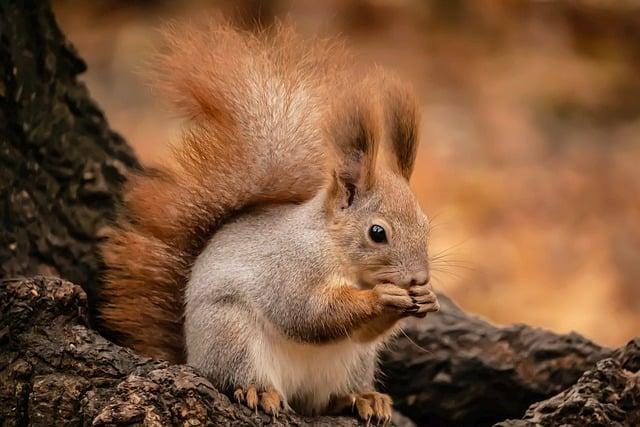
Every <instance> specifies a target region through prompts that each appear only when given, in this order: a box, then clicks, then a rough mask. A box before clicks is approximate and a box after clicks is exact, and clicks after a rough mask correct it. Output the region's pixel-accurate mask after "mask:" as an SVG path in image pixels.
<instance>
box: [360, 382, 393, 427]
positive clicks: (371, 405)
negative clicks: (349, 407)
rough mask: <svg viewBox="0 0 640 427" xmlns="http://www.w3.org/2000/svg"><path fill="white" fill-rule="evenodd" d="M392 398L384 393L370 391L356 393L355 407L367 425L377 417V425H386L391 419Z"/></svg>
mask: <svg viewBox="0 0 640 427" xmlns="http://www.w3.org/2000/svg"><path fill="white" fill-rule="evenodd" d="M391 403H392V402H391V398H390V397H389V396H388V395H386V394H383V393H378V392H375V391H374V392H370V393H362V394H357V395H355V407H356V410H357V412H358V416H359V417H360V419H362V420H364V421H366V423H367V426H369V425H370V424H371V421H372V420H374V419H375V421H376V426H377V425H379V424H380V423H382V425H386V424H387V423H388V422H389V420H390V419H391Z"/></svg>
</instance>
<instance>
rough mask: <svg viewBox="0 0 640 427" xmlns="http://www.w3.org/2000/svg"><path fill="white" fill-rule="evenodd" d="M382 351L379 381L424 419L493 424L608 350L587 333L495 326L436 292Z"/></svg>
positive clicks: (405, 409) (561, 385) (559, 386)
mask: <svg viewBox="0 0 640 427" xmlns="http://www.w3.org/2000/svg"><path fill="white" fill-rule="evenodd" d="M439 299H440V303H441V309H440V312H438V313H435V314H433V315H429V316H427V319H426V320H425V321H413V322H412V323H410V324H409V325H408V326H407V327H406V328H405V334H406V335H400V337H399V338H398V339H397V340H396V341H395V342H394V345H393V346H392V347H391V349H390V350H389V351H387V352H386V353H385V354H384V355H383V358H382V360H383V364H382V376H381V377H382V378H383V381H382V388H383V389H384V390H386V391H387V392H388V393H389V394H391V396H393V399H394V402H395V407H396V408H397V409H398V410H400V411H401V412H402V413H404V414H405V415H407V416H409V417H410V418H411V419H413V420H414V421H415V422H416V423H418V424H419V425H430V426H437V425H443V426H444V425H490V424H492V423H494V422H498V421H501V420H504V419H506V418H518V417H520V416H521V415H522V414H523V413H524V411H525V410H526V409H527V407H528V406H529V405H531V404H532V403H533V402H537V401H539V400H543V399H546V398H548V397H551V396H553V395H554V394H556V393H559V392H560V391H562V390H564V389H565V388H567V387H569V386H571V385H572V384H574V383H575V382H576V381H577V380H578V378H580V375H582V373H583V372H584V371H586V370H587V369H590V368H592V367H594V366H595V364H596V363H597V362H598V361H599V360H600V359H603V358H605V357H607V356H609V355H610V354H611V350H609V349H606V348H603V347H600V346H598V345H597V344H594V343H593V342H591V341H589V340H587V339H586V338H583V337H582V336H580V335H578V334H575V333H572V334H568V335H559V334H555V333H553V332H549V331H545V330H543V329H539V328H533V327H530V326H526V325H513V326H507V327H497V326H494V325H492V324H490V323H488V322H486V321H484V320H482V319H480V318H478V317H475V316H472V315H469V314H466V313H464V312H463V311H462V310H460V308H458V307H457V306H456V305H455V304H454V303H453V302H452V301H451V300H450V299H448V298H447V297H446V296H444V295H439Z"/></svg>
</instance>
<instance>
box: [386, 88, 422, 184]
mask: <svg viewBox="0 0 640 427" xmlns="http://www.w3.org/2000/svg"><path fill="white" fill-rule="evenodd" d="M383 104H384V108H385V124H386V128H387V138H388V139H389V148H390V151H391V158H392V163H395V164H392V165H391V166H392V167H394V168H395V169H396V170H397V171H398V173H399V174H400V175H402V176H403V177H404V178H406V179H407V180H408V179H409V178H410V177H411V173H412V172H413V166H414V164H415V160H416V154H417V149H418V110H419V108H418V104H417V102H416V99H415V97H414V96H413V92H412V91H411V90H410V89H409V88H408V87H406V86H405V85H402V84H400V83H399V82H397V81H396V80H388V81H387V88H386V92H385V96H384V101H383Z"/></svg>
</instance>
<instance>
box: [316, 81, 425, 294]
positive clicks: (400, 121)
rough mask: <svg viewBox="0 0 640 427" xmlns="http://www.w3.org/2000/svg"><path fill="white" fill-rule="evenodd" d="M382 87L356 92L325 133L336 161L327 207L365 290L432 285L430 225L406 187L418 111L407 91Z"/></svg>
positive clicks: (348, 260) (333, 228)
mask: <svg viewBox="0 0 640 427" xmlns="http://www.w3.org/2000/svg"><path fill="white" fill-rule="evenodd" d="M383 82H384V83H385V85H384V87H385V88H384V89H383V90H382V91H377V93H378V94H379V95H381V96H373V97H372V96H371V94H372V92H371V90H370V89H369V90H366V91H363V90H359V91H357V92H356V93H355V95H354V96H348V97H345V103H344V106H343V107H342V108H340V109H336V110H335V111H334V114H336V115H335V116H334V119H333V120H331V122H330V123H331V128H330V129H328V131H329V138H330V140H331V141H332V142H333V143H334V146H335V147H336V152H337V156H336V162H335V164H334V168H333V175H332V177H331V184H330V186H329V188H328V192H327V199H326V202H325V208H326V213H327V218H328V222H329V225H330V227H329V229H330V230H331V234H332V236H333V239H334V243H335V244H336V245H337V246H338V247H339V249H340V252H341V253H343V254H344V255H345V262H346V263H348V264H349V265H351V266H352V267H353V273H354V275H355V276H356V278H357V280H358V283H359V285H360V286H363V287H372V286H375V285H376V284H378V283H384V282H391V283H395V284H397V285H399V286H403V287H406V286H409V285H411V284H422V283H425V282H427V281H428V280H429V263H428V253H427V236H428V231H429V228H428V227H429V224H428V221H427V218H426V216H425V215H424V213H423V212H422V210H421V209H420V206H419V204H418V202H417V200H416V198H415V196H414V194H413V193H412V192H411V190H410V188H409V177H410V176H411V172H412V171H413V164H414V161H415V157H416V149H417V143H418V139H417V124H418V117H417V115H418V114H417V105H416V102H415V100H414V98H413V97H412V96H411V93H410V92H409V91H408V90H406V89H405V88H404V87H402V86H400V85H398V84H397V83H395V82H389V80H388V79H384V80H383ZM368 87H369V88H370V87H371V86H370V85H368ZM375 87H376V86H374V88H375ZM377 87H378V88H379V87H380V86H377ZM373 93H374V94H375V93H376V92H373ZM346 98H348V99H346Z"/></svg>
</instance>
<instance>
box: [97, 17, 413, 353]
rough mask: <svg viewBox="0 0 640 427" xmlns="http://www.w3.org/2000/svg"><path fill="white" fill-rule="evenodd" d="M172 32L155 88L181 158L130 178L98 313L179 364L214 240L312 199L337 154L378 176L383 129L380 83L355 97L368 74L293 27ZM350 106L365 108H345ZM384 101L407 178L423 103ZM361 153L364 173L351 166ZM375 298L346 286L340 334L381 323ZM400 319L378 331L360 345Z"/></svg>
mask: <svg viewBox="0 0 640 427" xmlns="http://www.w3.org/2000/svg"><path fill="white" fill-rule="evenodd" d="M165 35H166V41H167V49H166V51H165V52H164V53H161V54H158V55H157V57H156V58H155V60H154V69H155V72H154V80H155V83H156V86H157V87H158V88H159V89H160V90H161V93H162V94H163V96H164V97H166V98H167V99H169V100H171V101H172V102H173V103H174V104H175V105H176V106H177V107H178V108H179V109H180V111H181V112H182V113H184V114H185V115H186V116H187V118H188V119H189V121H188V125H187V127H186V128H185V130H184V133H183V137H182V140H181V144H180V145H179V146H178V147H176V148H175V150H173V158H172V161H170V162H167V163H166V164H165V165H164V166H162V167H160V168H158V169H154V170H148V171H146V172H145V173H144V174H140V175H136V176H133V177H131V179H130V180H129V183H128V185H127V187H126V189H125V195H124V200H123V206H122V209H121V212H120V215H119V217H118V219H117V222H116V224H115V226H114V227H113V228H112V229H111V230H110V231H109V232H108V235H107V240H106V242H105V244H104V245H103V247H102V253H103V257H104V261H105V264H106V267H107V269H106V273H105V278H104V279H105V280H104V284H103V287H102V289H101V290H100V293H99V298H98V302H97V311H98V319H99V321H100V326H101V327H102V329H103V330H105V331H107V332H111V335H112V336H113V337H114V338H115V339H116V340H117V341H119V342H120V343H122V344H124V345H126V346H129V347H132V348H133V349H135V350H136V351H138V352H140V353H142V354H145V355H148V356H151V357H156V358H162V359H166V360H168V361H170V362H176V363H177V362H183V361H184V357H185V354H184V337H183V319H182V317H183V311H184V308H183V292H184V287H185V285H186V283H187V281H188V278H189V273H190V269H191V266H192V264H193V262H194V260H195V259H196V257H197V256H198V255H199V254H200V252H201V251H202V249H203V247H204V246H205V245H206V242H207V241H208V239H210V237H211V236H212V235H213V233H214V232H215V231H216V230H217V229H218V228H219V227H220V226H221V225H223V224H224V222H225V221H228V220H229V219H230V218H232V217H233V216H234V215H236V214H238V213H239V212H241V211H243V210H245V209H250V208H251V207H252V206H255V205H259V204H265V203H291V202H302V201H305V200H307V199H309V198H310V197H312V196H313V195H314V194H316V192H317V191H318V190H319V189H320V187H321V186H322V185H324V184H325V183H326V182H329V181H330V178H329V177H327V176H326V174H327V173H328V172H329V171H332V170H334V168H329V167H326V164H327V162H329V161H334V162H335V161H336V158H328V157H329V155H328V154H327V153H332V152H334V153H336V155H339V156H340V159H339V161H340V162H341V163H342V164H344V167H343V168H342V170H344V173H346V174H352V173H353V174H354V176H352V177H350V179H352V180H356V181H357V180H364V181H371V180H373V175H372V174H371V173H372V171H373V169H374V167H373V165H374V163H375V161H376V153H377V146H376V145H373V144H372V143H371V141H372V140H373V139H375V138H377V136H376V135H377V134H378V131H377V130H378V128H379V127H381V126H379V125H380V123H378V122H379V121H380V119H379V118H377V117H378V115H376V114H373V113H370V112H369V111H367V109H366V108H364V105H365V104H370V100H369V99H368V98H367V97H368V95H369V94H371V93H372V92H374V91H375V90H376V87H374V84H373V83H372V82H371V81H370V82H369V83H365V84H363V85H360V86H361V88H360V91H359V92H358V91H353V90H350V89H352V88H350V86H355V85H353V82H354V81H360V80H362V79H361V77H360V76H355V77H351V78H349V75H350V74H349V73H350V71H349V67H347V66H346V65H345V63H346V61H345V60H344V54H343V52H342V50H341V49H340V48H339V47H337V46H335V45H332V44H331V43H328V42H318V43H316V44H315V46H314V47H312V48H310V47H308V46H307V45H305V44H303V43H302V42H300V41H299V40H298V39H297V38H295V37H294V36H293V33H292V31H291V29H290V28H288V27H285V26H276V27H275V28H274V29H273V30H272V31H271V32H263V33H260V34H258V35H252V34H249V33H243V32H239V31H236V30H234V29H232V28H230V27H229V26H226V25H217V24H214V23H209V24H207V25H206V26H205V27H204V28H202V29H195V28H194V27H193V26H186V25H185V26H173V27H172V28H170V29H169V30H167V32H166V33H165ZM348 89H349V90H348ZM390 90H391V91H393V89H390ZM356 92H357V93H356ZM345 93H352V94H353V97H349V96H348V95H346V96H345V95H344V94H345ZM336 99H340V100H341V101H339V102H341V103H340V104H336V103H335V100H336ZM345 99H346V100H347V101H349V100H351V101H355V102H356V103H361V104H362V105H363V108H361V109H358V108H356V109H355V110H354V109H353V108H349V107H351V105H349V104H345V103H344V100H345ZM386 101H387V102H386V103H387V104H389V105H390V106H391V109H390V110H388V111H386V114H387V115H386V117H387V121H388V122H389V123H388V127H389V131H390V133H391V134H392V137H397V138H400V140H399V141H392V144H391V146H390V149H391V151H392V152H394V153H392V154H393V155H394V156H396V160H397V162H396V163H397V164H396V168H397V169H398V170H399V171H400V173H401V174H402V175H404V176H405V177H407V178H408V176H409V175H410V173H411V169H412V167H413V159H414V157H415V121H411V119H409V121H406V120H405V119H403V116H404V115H406V114H412V113H413V112H414V106H413V104H412V103H411V102H412V101H411V100H409V101H407V98H403V97H397V96H396V97H389V99H388V100H386ZM345 107H346V108H345ZM342 112H344V114H343V113H342ZM349 114H352V116H351V119H349ZM376 120H377V121H378V122H376ZM323 131H328V132H323ZM373 133H375V135H374V134H373ZM327 140H331V141H332V142H333V143H335V145H336V146H337V148H336V147H334V146H333V145H332V144H329V145H327V144H326V141H327ZM350 144H352V146H351V145H350ZM365 148H366V150H365ZM362 153H364V154H362ZM363 155H364V156H365V157H366V158H365V159H364V160H366V162H368V163H367V164H368V167H366V168H365V170H367V171H369V172H370V175H369V176H358V174H357V173H356V172H357V171H356V172H354V171H355V169H352V170H350V169H349V162H352V163H353V164H358V163H359V162H360V161H361V160H363V159H362V158H360V157H359V156H363ZM347 181H349V180H347ZM331 182H335V181H334V180H331ZM353 184H355V182H354V183H353ZM335 191H338V189H335ZM341 292H342V291H341ZM344 292H347V291H344ZM366 295H369V293H366V292H364V291H348V295H346V294H345V295H341V296H340V298H338V299H337V300H333V301H337V302H336V304H338V305H337V306H336V307H335V308H336V323H335V328H336V330H338V329H343V328H344V327H345V325H346V324H351V323H353V322H355V321H356V320H358V319H360V320H362V319H365V318H366V319H369V318H370V317H371V316H372V315H373V313H372V311H371V310H372V308H371V307H373V305H372V304H374V303H375V301H374V300H372V299H371V297H370V296H366ZM393 321H395V319H393V320H389V319H387V320H385V321H381V322H377V323H375V324H372V325H370V327H368V328H367V329H366V330H363V332H362V335H363V339H365V340H369V339H371V337H372V336H373V335H376V334H379V333H383V332H384V331H385V330H386V329H388V327H390V326H391V325H392V323H393Z"/></svg>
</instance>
